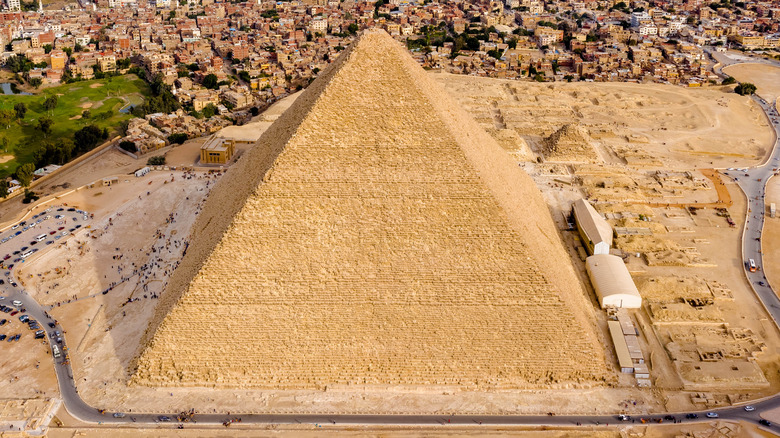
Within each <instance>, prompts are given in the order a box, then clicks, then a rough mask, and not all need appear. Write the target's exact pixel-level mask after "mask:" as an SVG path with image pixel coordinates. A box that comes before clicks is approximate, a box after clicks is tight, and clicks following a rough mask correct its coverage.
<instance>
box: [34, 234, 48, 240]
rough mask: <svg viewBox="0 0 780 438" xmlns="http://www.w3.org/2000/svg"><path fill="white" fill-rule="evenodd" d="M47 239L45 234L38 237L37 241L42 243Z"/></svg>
mask: <svg viewBox="0 0 780 438" xmlns="http://www.w3.org/2000/svg"><path fill="white" fill-rule="evenodd" d="M45 238H46V235H45V234H41V235H40V236H38V237H36V238H35V240H37V241H38V242H40V241H42V240H44V239H45Z"/></svg>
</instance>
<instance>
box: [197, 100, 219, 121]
mask: <svg viewBox="0 0 780 438" xmlns="http://www.w3.org/2000/svg"><path fill="white" fill-rule="evenodd" d="M201 113H203V117H205V118H207V119H208V118H211V117H213V116H214V114H216V113H217V107H215V106H214V104H213V103H210V104H208V105H206V106H205V107H203V110H202V111H201Z"/></svg>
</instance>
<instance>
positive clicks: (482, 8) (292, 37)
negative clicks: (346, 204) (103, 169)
mask: <svg viewBox="0 0 780 438" xmlns="http://www.w3.org/2000/svg"><path fill="white" fill-rule="evenodd" d="M778 17H780V5H779V4H778V3H777V2H776V1H775V2H736V3H730V2H728V1H727V0H724V2H722V3H709V4H706V3H703V2H701V1H693V0H687V1H661V0H657V1H641V0H640V1H633V2H630V4H626V3H625V2H623V1H620V2H613V1H590V2H586V1H557V2H540V1H523V2H520V1H519V0H507V1H506V3H504V4H502V3H500V2H496V1H490V2H486V1H454V2H443V3H438V2H414V1H400V0H392V1H388V0H379V1H377V2H375V3H370V2H353V1H340V2H339V1H333V0H331V1H328V2H325V1H317V2H314V1H312V2H276V3H274V2H257V3H249V2H246V3H217V2H213V1H209V0H204V1H202V2H201V3H200V4H198V3H195V2H192V3H189V2H187V1H178V2H171V1H170V0H160V1H149V2H144V1H142V2H136V1H135V0H133V1H124V0H109V1H99V2H97V3H91V2H89V1H86V0H84V1H82V2H80V3H79V4H75V3H70V4H59V3H58V4H56V5H47V6H44V5H43V4H41V3H40V2H39V3H38V4H35V3H34V2H31V3H26V2H24V1H20V0H6V3H5V12H3V13H2V14H0V44H2V45H3V46H4V47H5V49H6V50H5V52H3V54H2V62H3V63H4V65H5V67H6V68H7V70H9V71H10V72H11V73H13V75H12V76H11V77H10V78H9V79H10V84H9V85H10V87H13V88H14V89H15V90H17V91H18V90H19V89H20V88H19V87H21V88H22V89H29V90H30V91H33V88H34V89H38V88H39V87H41V86H43V87H44V88H45V87H52V86H55V85H57V84H60V83H70V82H74V81H80V80H89V79H103V78H106V77H110V76H113V75H118V74H124V73H128V72H130V73H135V74H137V75H138V77H140V78H143V79H144V80H145V81H147V82H148V83H149V84H151V85H152V87H151V93H152V94H153V97H152V98H149V96H148V94H149V93H145V94H144V96H143V97H144V99H143V102H144V103H143V104H141V102H130V101H126V102H127V106H125V107H123V110H124V111H123V112H125V113H129V112H132V114H133V115H134V116H137V117H144V116H145V118H140V119H133V120H131V121H125V122H124V124H123V125H121V126H122V129H121V132H120V133H121V134H122V135H123V136H126V138H125V140H124V141H125V142H126V143H125V144H126V145H128V147H127V149H128V150H129V151H131V152H140V153H146V152H148V151H152V150H156V149H158V148H160V147H164V146H165V145H167V144H170V143H171V142H172V141H173V142H174V143H175V142H181V141H182V140H185V139H187V138H193V137H197V136H200V135H205V134H210V133H213V132H216V131H218V130H219V129H221V128H223V127H225V126H227V125H231V124H242V123H244V122H246V121H248V120H249V119H250V118H251V117H252V116H256V115H257V114H258V112H259V111H261V110H262V109H264V108H265V107H267V105H269V104H270V103H273V102H274V101H276V100H278V99H280V98H281V97H284V96H286V95H288V94H290V93H292V92H294V91H296V90H300V89H302V88H303V87H305V86H306V85H307V84H308V83H310V82H311V81H312V80H313V79H314V78H315V77H316V76H317V74H318V73H319V72H320V71H322V70H323V69H324V68H325V67H326V66H327V65H328V64H329V63H330V62H332V61H333V60H334V59H335V58H336V57H338V56H339V53H340V52H341V51H342V50H343V49H344V48H345V47H346V46H348V45H349V44H350V42H351V41H352V40H353V38H354V36H355V35H356V33H357V32H358V31H359V30H360V29H365V28H371V27H379V28H384V29H385V30H386V31H387V32H388V33H389V34H390V35H391V36H393V37H394V38H396V39H398V40H400V41H403V42H405V43H406V45H407V47H408V48H409V49H410V50H411V51H412V54H413V56H414V58H415V60H417V61H418V62H419V63H420V64H421V65H422V66H423V67H424V68H426V69H429V70H440V71H446V72H451V73H457V74H467V75H475V76H486V77H494V78H507V79H524V80H534V81H539V82H546V81H569V82H571V81H636V82H659V83H670V84H680V85H684V86H690V87H697V86H702V85H707V84H715V83H718V82H720V79H719V78H718V76H717V75H716V74H715V73H714V72H713V71H712V61H711V60H710V59H709V57H708V55H707V54H706V53H705V52H704V49H703V47H705V46H707V47H710V48H714V49H716V50H717V49H725V48H726V47H728V46H732V47H734V48H739V49H742V50H762V52H761V53H768V54H769V56H780V55H776V53H777V52H776V51H775V50H776V49H777V47H778V43H779V42H780V33H778V31H779V29H778V23H779V22H780V21H778ZM763 50H767V51H763ZM131 103H132V105H131ZM55 104H56V102H55ZM7 111H10V108H9V109H8V110H7ZM93 112H94V111H93ZM90 115H92V116H95V114H90V111H89V110H87V111H85V114H84V117H85V118H84V120H86V118H87V117H89V116H90ZM16 116H17V118H20V119H22V118H23V116H24V113H21V114H20V113H19V112H17V113H16ZM19 116H22V117H19ZM99 116H101V117H103V118H104V119H108V118H110V117H111V114H110V113H103V114H100V115H99ZM6 117H7V118H13V114H12V113H10V112H8V114H7V116H6ZM43 125H44V126H43V127H44V129H43V131H44V132H45V131H46V129H47V128H48V127H47V126H46V125H45V123H44V124H43ZM106 134H107V133H106ZM172 135H173V136H174V137H171V136H172ZM90 147H94V144H92V145H89V144H88V145H83V147H82V149H86V150H88V149H90ZM63 148H64V147H60V148H59V149H63ZM50 149H52V150H55V151H56V149H57V148H56V147H52V148H50ZM77 149H78V148H77ZM6 150H7V146H6ZM60 155H62V154H60ZM65 155H70V154H67V153H66V154H65ZM68 158H69V157H65V159H64V160H62V159H60V160H56V159H48V160H47V159H38V160H35V163H33V167H34V168H37V169H41V168H42V167H44V166H45V165H49V164H63V162H62V161H67V159H68ZM58 161H59V162H58ZM7 173H9V174H10V172H7ZM14 181H15V182H12V183H11V186H10V189H11V190H13V189H14V188H18V187H19V184H18V181H16V180H14ZM22 185H23V184H22Z"/></svg>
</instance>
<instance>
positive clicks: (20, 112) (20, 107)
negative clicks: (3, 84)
mask: <svg viewBox="0 0 780 438" xmlns="http://www.w3.org/2000/svg"><path fill="white" fill-rule="evenodd" d="M14 111H16V118H17V119H19V120H21V119H23V118H24V115H25V114H27V105H25V104H24V103H23V102H19V103H17V104H16V105H14Z"/></svg>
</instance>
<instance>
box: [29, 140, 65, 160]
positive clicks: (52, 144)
mask: <svg viewBox="0 0 780 438" xmlns="http://www.w3.org/2000/svg"><path fill="white" fill-rule="evenodd" d="M73 149H74V145H73V142H72V141H71V140H70V139H68V138H59V139H57V140H56V141H52V140H43V141H42V142H41V145H40V147H39V148H38V149H36V150H35V152H34V153H33V161H34V162H35V166H36V167H44V166H47V165H49V164H65V163H67V162H68V161H70V159H71V158H72V157H73Z"/></svg>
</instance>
